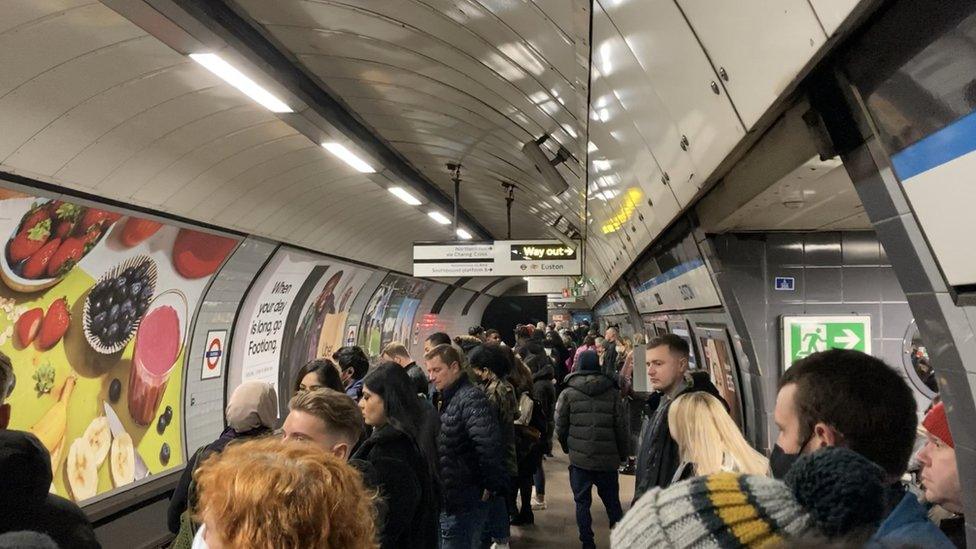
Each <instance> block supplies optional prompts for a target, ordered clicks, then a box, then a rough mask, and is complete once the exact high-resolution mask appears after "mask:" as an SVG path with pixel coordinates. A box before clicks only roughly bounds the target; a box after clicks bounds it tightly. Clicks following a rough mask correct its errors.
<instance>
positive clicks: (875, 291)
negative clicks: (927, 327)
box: [703, 231, 929, 446]
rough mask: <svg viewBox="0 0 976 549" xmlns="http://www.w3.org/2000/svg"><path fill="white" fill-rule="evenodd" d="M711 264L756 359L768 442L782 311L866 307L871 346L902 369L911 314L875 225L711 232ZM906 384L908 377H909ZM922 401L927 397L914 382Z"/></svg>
mask: <svg viewBox="0 0 976 549" xmlns="http://www.w3.org/2000/svg"><path fill="white" fill-rule="evenodd" d="M703 248H704V249H706V250H708V254H709V266H710V268H711V269H712V270H713V273H714V276H715V278H716V280H717V282H718V284H719V287H720V289H721V290H722V294H723V298H724V300H725V302H726V307H727V310H728V312H729V315H730V316H731V317H732V319H733V322H734V323H735V325H736V328H737V331H738V332H739V334H740V335H741V338H742V341H741V343H742V346H743V353H744V354H745V355H746V356H749V357H750V358H752V359H754V360H755V364H752V365H748V366H746V365H744V367H743V383H745V380H746V376H749V379H750V381H752V382H753V383H758V384H759V386H758V387H755V386H753V390H754V391H758V392H760V393H761V394H762V397H763V400H764V402H766V403H767V405H766V407H765V408H764V414H765V416H766V417H765V418H764V419H765V424H766V426H767V429H768V430H767V433H766V434H767V437H768V440H769V441H770V442H769V446H772V441H774V440H775V437H776V434H777V433H776V427H775V423H774V422H773V419H772V414H773V404H774V403H775V401H776V392H777V391H776V387H777V383H778V381H779V376H780V373H781V371H782V359H781V356H782V347H781V345H782V343H781V342H782V333H781V317H782V316H783V315H849V314H858V315H869V316H870V317H871V339H872V341H871V351H872V354H874V355H875V356H878V357H880V358H882V359H883V360H884V361H885V362H887V363H888V364H889V365H891V366H892V367H893V368H894V369H895V370H896V371H898V372H899V373H900V374H901V375H902V376H903V377H906V378H907V373H906V372H905V370H904V368H903V360H902V342H903V338H904V336H905V333H906V331H907V329H908V327H909V325H910V324H911V321H912V312H911V310H910V308H909V305H908V301H907V299H906V297H905V294H904V292H902V290H901V287H900V286H899V284H898V280H897V277H896V276H895V273H894V270H893V268H892V267H891V265H890V262H889V260H888V257H887V255H886V254H885V252H884V248H883V247H882V246H881V244H880V242H879V241H878V238H877V237H876V236H875V234H874V233H872V232H869V231H858V232H820V233H750V234H724V235H714V236H709V237H708V238H707V239H706V243H705V246H703ZM778 276H786V277H793V278H794V279H795V281H796V286H795V289H794V290H793V291H778V290H775V289H774V280H775V278H776V277H778ZM910 385H912V384H911V383H910ZM916 399H917V401H918V403H919V408H920V409H924V407H925V406H927V405H928V402H929V401H928V399H927V398H926V397H925V395H923V394H922V393H921V392H919V391H918V390H916Z"/></svg>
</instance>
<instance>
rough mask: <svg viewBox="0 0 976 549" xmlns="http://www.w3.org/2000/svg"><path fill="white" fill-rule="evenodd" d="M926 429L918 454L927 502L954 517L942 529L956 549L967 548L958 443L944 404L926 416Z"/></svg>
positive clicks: (924, 422)
mask: <svg viewBox="0 0 976 549" xmlns="http://www.w3.org/2000/svg"><path fill="white" fill-rule="evenodd" d="M922 427H923V428H924V430H925V436H926V441H925V446H923V447H922V449H921V450H920V451H919V452H918V461H919V463H921V465H922V473H921V475H920V476H921V481H922V488H923V489H924V490H925V500H926V501H928V502H929V503H934V504H936V505H939V506H941V507H942V508H943V509H945V510H946V511H948V512H949V513H952V516H951V517H949V518H945V519H942V521H941V522H940V523H939V529H940V530H942V533H944V534H945V535H946V537H948V538H949V540H950V541H951V542H952V543H953V544H955V546H956V547H959V548H963V547H966V521H965V517H963V514H962V513H963V504H962V485H961V484H960V483H959V469H958V468H957V466H956V443H955V442H954V441H953V439H952V433H951V432H950V431H949V421H948V418H946V411H945V404H944V403H942V402H940V403H938V404H936V405H935V406H933V407H932V409H931V410H929V412H928V413H927V414H925V419H923V420H922Z"/></svg>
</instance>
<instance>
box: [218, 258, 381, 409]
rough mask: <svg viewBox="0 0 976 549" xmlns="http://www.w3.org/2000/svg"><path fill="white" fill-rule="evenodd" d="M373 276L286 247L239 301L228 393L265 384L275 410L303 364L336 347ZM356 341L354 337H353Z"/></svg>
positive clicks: (328, 354) (283, 400) (282, 402)
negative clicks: (270, 387)
mask: <svg viewBox="0 0 976 549" xmlns="http://www.w3.org/2000/svg"><path fill="white" fill-rule="evenodd" d="M371 274H372V271H371V270H370V269H366V268H363V267H358V266H355V265H351V264H348V263H345V262H341V261H338V260H334V259H330V258H326V257H323V256H317V255H313V254H309V253H305V252H301V251H298V250H293V249H289V248H281V249H279V250H278V252H277V253H276V254H275V256H274V257H273V258H272V259H271V261H270V262H269V264H268V265H267V266H266V267H265V269H264V270H263V271H262V273H261V275H259V276H258V279H257V280H256V281H255V283H254V286H253V287H252V288H251V291H250V292H249V293H248V294H247V296H246V297H245V298H244V303H243V305H242V306H241V311H240V315H239V316H238V319H237V324H236V326H235V328H234V337H233V341H232V342H231V349H232V352H231V362H230V368H231V371H232V376H231V386H230V387H228V390H229V391H232V390H233V389H234V388H235V387H236V385H237V384H239V383H242V382H244V381H252V380H257V381H266V382H268V383H270V384H272V385H274V386H275V388H276V389H277V391H278V401H279V407H282V408H283V406H284V405H286V404H287V402H288V399H289V398H290V397H291V390H290V387H285V388H283V387H280V384H281V382H282V381H284V382H285V383H290V382H291V381H292V379H291V378H292V374H294V373H296V372H297V371H298V370H299V369H300V368H301V367H302V366H303V365H305V363H306V362H308V361H310V360H314V359H316V358H328V357H331V356H332V353H333V352H334V351H335V350H336V349H338V348H339V347H341V346H342V345H343V343H344V340H345V338H346V334H347V332H348V329H349V328H350V326H348V325H347V322H346V318H347V316H348V315H349V310H350V308H351V307H352V303H353V301H354V300H355V298H356V296H357V295H358V294H359V291H360V290H361V289H362V287H363V285H364V284H365V283H366V280H367V279H368V278H369V277H370V275H371ZM353 337H355V335H354V336H353Z"/></svg>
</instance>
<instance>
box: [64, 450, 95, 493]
mask: <svg viewBox="0 0 976 549" xmlns="http://www.w3.org/2000/svg"><path fill="white" fill-rule="evenodd" d="M64 467H65V475H66V476H67V477H68V486H70V487H71V494H72V495H73V496H74V498H75V501H82V500H86V499H88V498H90V497H92V496H94V495H95V492H96V491H97V490H98V466H97V465H96V462H95V453H94V452H93V451H92V448H91V446H90V445H89V444H88V441H87V440H85V438H84V437H81V438H77V439H75V441H74V442H73V443H72V444H71V448H70V449H69V450H68V459H67V460H66V461H65V465H64Z"/></svg>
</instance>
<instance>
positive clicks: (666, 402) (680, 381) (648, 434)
mask: <svg viewBox="0 0 976 549" xmlns="http://www.w3.org/2000/svg"><path fill="white" fill-rule="evenodd" d="M689 353H690V350H689V348H688V342H686V341H685V340H684V339H681V338H680V337H678V336H676V335H674V334H665V335H663V336H660V337H656V338H654V339H652V340H651V341H650V342H649V343H648V344H647V355H646V360H647V375H648V377H649V378H650V381H651V387H652V388H653V389H654V391H655V392H654V394H653V395H651V397H650V398H649V399H648V402H647V419H646V420H645V421H644V426H643V427H642V428H641V434H640V449H639V450H638V452H637V484H636V486H635V487H634V501H637V500H638V499H640V497H641V496H642V495H643V494H644V492H646V491H648V490H650V489H652V488H655V487H661V488H666V487H667V486H668V485H669V484H671V479H672V478H673V477H674V472H675V471H676V470H677V469H678V465H679V463H680V459H679V458H678V443H676V442H675V441H674V439H673V438H671V432H670V430H669V429H668V409H669V408H670V407H671V403H672V402H674V399H676V398H678V397H679V396H681V395H683V394H685V393H694V392H698V391H705V392H707V393H709V394H710V395H712V396H714V397H715V398H717V399H719V400H720V401H721V402H722V403H723V404H724V405H725V408H726V409H728V407H729V405H728V403H726V402H725V400H724V399H723V398H722V396H721V395H720V394H719V392H718V389H716V388H715V385H713V384H712V382H711V380H709V379H708V374H707V373H706V372H689V371H688V358H689Z"/></svg>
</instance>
